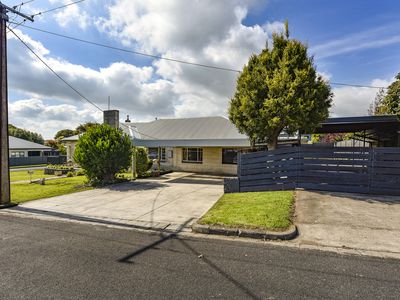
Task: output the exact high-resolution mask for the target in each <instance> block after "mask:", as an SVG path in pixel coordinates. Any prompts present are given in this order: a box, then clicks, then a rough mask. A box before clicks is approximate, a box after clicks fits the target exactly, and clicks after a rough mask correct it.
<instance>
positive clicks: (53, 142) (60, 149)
mask: <svg viewBox="0 0 400 300" xmlns="http://www.w3.org/2000/svg"><path fill="white" fill-rule="evenodd" d="M44 145H45V146H48V147H51V148H53V149H54V150H57V151H58V152H59V153H60V154H61V155H66V154H67V150H66V149H65V147H64V145H63V144H61V143H60V142H59V141H57V140H46V141H44Z"/></svg>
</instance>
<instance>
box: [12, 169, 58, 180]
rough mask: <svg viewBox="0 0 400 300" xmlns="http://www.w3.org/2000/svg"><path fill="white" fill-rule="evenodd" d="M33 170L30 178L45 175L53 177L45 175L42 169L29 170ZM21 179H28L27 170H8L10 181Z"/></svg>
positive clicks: (33, 178) (45, 176)
mask: <svg viewBox="0 0 400 300" xmlns="http://www.w3.org/2000/svg"><path fill="white" fill-rule="evenodd" d="M31 171H33V174H32V180H35V179H40V178H47V177H54V175H45V174H44V171H43V170H31ZM22 180H30V175H29V174H28V171H27V170H21V171H10V181H11V182H14V181H22Z"/></svg>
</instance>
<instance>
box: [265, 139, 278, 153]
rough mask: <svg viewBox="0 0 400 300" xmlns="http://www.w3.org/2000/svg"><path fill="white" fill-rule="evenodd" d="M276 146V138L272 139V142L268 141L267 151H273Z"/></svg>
mask: <svg viewBox="0 0 400 300" xmlns="http://www.w3.org/2000/svg"><path fill="white" fill-rule="evenodd" d="M277 145H278V138H274V139H273V140H271V141H268V142H267V147H268V151H269V150H275V149H276V147H277Z"/></svg>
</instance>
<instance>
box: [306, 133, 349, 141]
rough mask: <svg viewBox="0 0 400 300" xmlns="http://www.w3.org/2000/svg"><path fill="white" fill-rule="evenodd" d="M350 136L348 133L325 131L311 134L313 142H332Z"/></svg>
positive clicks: (346, 138)
mask: <svg viewBox="0 0 400 300" xmlns="http://www.w3.org/2000/svg"><path fill="white" fill-rule="evenodd" d="M350 138H351V136H350V135H349V134H348V133H325V134H313V135H312V138H311V140H312V142H313V143H334V142H340V141H344V140H348V139H350Z"/></svg>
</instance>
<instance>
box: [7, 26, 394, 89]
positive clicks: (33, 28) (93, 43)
mask: <svg viewBox="0 0 400 300" xmlns="http://www.w3.org/2000/svg"><path fill="white" fill-rule="evenodd" d="M11 23H13V22H11ZM13 24H15V23H13ZM20 26H22V27H25V28H28V29H31V30H35V31H39V32H42V33H46V34H50V35H54V36H57V37H61V38H66V39H69V40H73V41H77V42H81V43H85V44H89V45H94V46H98V47H103V48H107V49H112V50H117V51H122V52H126V53H132V54H136V55H141V56H146V57H150V58H154V59H161V60H167V61H172V62H177V63H181V64H187V65H192V66H197V67H203V68H209V69H217V70H221V71H229V72H235V73H240V72H241V71H240V70H236V69H231V68H225V67H218V66H213V65H206V64H199V63H194V62H189V61H184V60H179V59H175V58H169V57H164V56H159V55H153V54H148V53H144V52H139V51H133V50H129V49H126V48H120V47H116V46H111V45H106V44H102V43H98V42H93V41H89V40H84V39H80V38H76V37H73V36H68V35H65V34H60V33H56V32H51V31H48V30H44V29H40V28H35V27H32V26H28V25H22V24H21V25H20ZM329 83H330V84H332V85H340V86H350V87H361V88H373V89H386V88H387V87H382V86H371V85H361V84H350V83H342V82H329Z"/></svg>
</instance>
